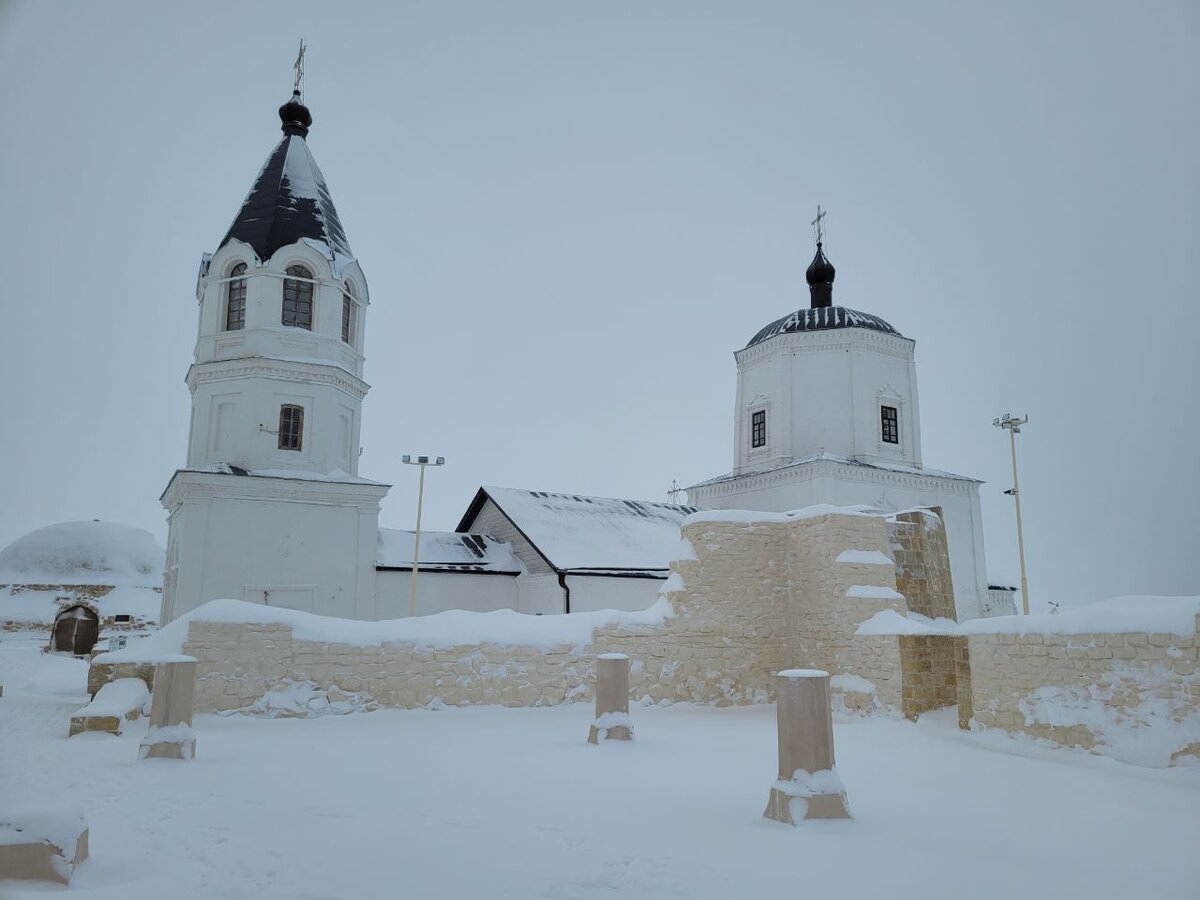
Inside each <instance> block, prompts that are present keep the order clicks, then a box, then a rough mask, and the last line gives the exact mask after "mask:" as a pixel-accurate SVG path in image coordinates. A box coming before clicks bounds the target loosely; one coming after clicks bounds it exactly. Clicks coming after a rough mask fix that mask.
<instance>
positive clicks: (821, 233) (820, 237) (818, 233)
mask: <svg viewBox="0 0 1200 900" xmlns="http://www.w3.org/2000/svg"><path fill="white" fill-rule="evenodd" d="M825 216H826V213H824V212H822V211H821V204H820V203H818V204H817V217H816V218H815V219H813V220H812V222H811V223H810V224H811V225H812V227H813V236H814V237H815V238H816V239H817V246H818V247H820V246H821V243H822V242H823V241H824V240H825V223H824V221H822V220H823V219H824V218H825Z"/></svg>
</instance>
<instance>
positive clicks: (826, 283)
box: [804, 241, 837, 309]
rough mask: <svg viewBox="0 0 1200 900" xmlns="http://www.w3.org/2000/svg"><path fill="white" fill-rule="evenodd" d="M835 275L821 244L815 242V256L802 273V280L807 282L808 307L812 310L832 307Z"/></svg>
mask: <svg viewBox="0 0 1200 900" xmlns="http://www.w3.org/2000/svg"><path fill="white" fill-rule="evenodd" d="M836 275H837V269H835V268H834V267H833V263H831V262H830V261H829V259H828V258H827V257H826V256H825V251H824V250H823V249H821V242H820V241H817V252H816V255H815V256H813V261H812V262H810V263H809V264H808V268H807V269H806V270H805V271H804V280H805V281H807V282H808V293H809V296H810V298H811V299H810V305H811V306H812V308H813V309H821V308H823V307H829V306H833V279H834V277H835V276H836Z"/></svg>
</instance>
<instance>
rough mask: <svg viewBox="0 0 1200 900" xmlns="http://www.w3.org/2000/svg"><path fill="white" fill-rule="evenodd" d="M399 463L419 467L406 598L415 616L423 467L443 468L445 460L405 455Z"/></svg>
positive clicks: (442, 458)
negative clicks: (410, 573) (415, 517)
mask: <svg viewBox="0 0 1200 900" xmlns="http://www.w3.org/2000/svg"><path fill="white" fill-rule="evenodd" d="M400 461H401V462H402V463H404V464H405V465H408V466H420V467H421V477H420V479H419V480H418V482H417V530H416V533H415V534H414V535H413V560H412V581H411V582H410V585H409V596H408V614H409V615H410V616H415V615H416V614H417V569H418V568H419V567H420V559H421V505H422V504H423V502H424V500H425V467H426V466H444V465H445V464H446V458H445V457H444V456H438V457H430V456H410V455H408V454H407V453H406V454H404V456H402V457H400Z"/></svg>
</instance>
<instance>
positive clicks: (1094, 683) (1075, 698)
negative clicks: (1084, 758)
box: [966, 616, 1200, 766]
mask: <svg viewBox="0 0 1200 900" xmlns="http://www.w3.org/2000/svg"><path fill="white" fill-rule="evenodd" d="M1197 631H1198V632H1200V616H1198V617H1197ZM1198 638H1200V635H1198V634H1192V635H1180V634H1163V633H1146V632H1125V633H1120V634H1045V633H1041V634H1037V633H1030V634H972V635H969V636H968V637H967V638H966V641H967V645H968V648H967V652H968V653H969V658H970V678H971V706H972V708H973V712H974V719H975V722H976V723H977V724H979V725H984V726H992V727H997V728H1003V729H1006V730H1008V731H1015V732H1021V733H1024V734H1027V735H1030V736H1032V737H1037V738H1046V739H1048V740H1051V741H1054V742H1056V743H1059V744H1065V745H1067V746H1074V747H1082V748H1084V749H1088V750H1093V751H1095V752H1100V753H1104V754H1106V755H1112V756H1116V757H1118V758H1120V759H1124V760H1126V761H1128V762H1133V763H1137V764H1140V765H1153V766H1165V765H1170V764H1172V763H1177V762H1179V761H1180V760H1181V759H1183V757H1185V756H1186V757H1197V758H1198V759H1200V674H1198V672H1197V646H1198Z"/></svg>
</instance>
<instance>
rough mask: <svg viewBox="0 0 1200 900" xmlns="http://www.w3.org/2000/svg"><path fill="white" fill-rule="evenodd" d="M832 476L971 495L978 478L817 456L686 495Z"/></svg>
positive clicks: (691, 489)
mask: <svg viewBox="0 0 1200 900" xmlns="http://www.w3.org/2000/svg"><path fill="white" fill-rule="evenodd" d="M822 476H832V477H836V478H838V479H840V480H843V481H857V482H859V483H862V484H879V485H884V486H888V487H908V488H918V489H920V488H927V487H929V486H930V483H931V482H932V483H934V484H936V485H937V486H938V489H939V490H940V491H942V492H944V493H950V494H961V495H963V496H970V495H971V494H973V493H974V492H975V491H977V490H978V484H979V483H978V482H976V481H964V480H961V479H958V478H945V477H943V476H940V475H933V474H929V473H920V474H917V473H914V472H893V471H891V470H890V469H877V468H873V467H870V466H856V465H853V464H849V463H840V462H836V461H835V460H829V459H819V460H813V461H811V462H806V463H797V464H796V465H793V466H785V467H782V468H779V469H773V470H771V471H769V472H758V473H747V474H745V475H737V476H734V477H732V478H730V479H729V480H728V481H722V482H718V483H717V484H708V485H703V486H692V487H689V488H686V490H687V493H688V498H689V499H690V500H691V501H692V502H693V503H700V502H702V500H703V499H704V498H706V497H728V496H730V495H732V494H741V493H745V492H747V491H754V490H762V489H764V488H772V487H778V486H781V485H786V484H797V483H801V482H807V481H812V480H813V479H814V478H819V477H822Z"/></svg>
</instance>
